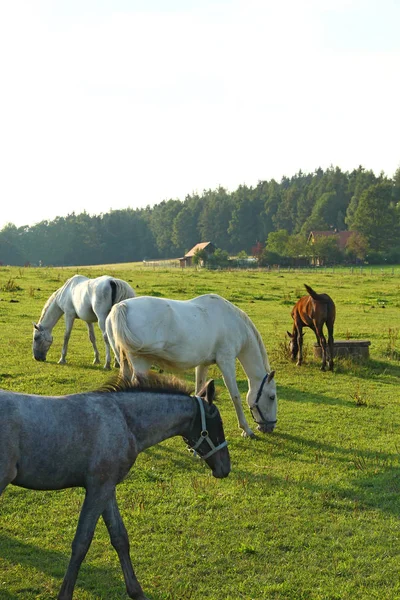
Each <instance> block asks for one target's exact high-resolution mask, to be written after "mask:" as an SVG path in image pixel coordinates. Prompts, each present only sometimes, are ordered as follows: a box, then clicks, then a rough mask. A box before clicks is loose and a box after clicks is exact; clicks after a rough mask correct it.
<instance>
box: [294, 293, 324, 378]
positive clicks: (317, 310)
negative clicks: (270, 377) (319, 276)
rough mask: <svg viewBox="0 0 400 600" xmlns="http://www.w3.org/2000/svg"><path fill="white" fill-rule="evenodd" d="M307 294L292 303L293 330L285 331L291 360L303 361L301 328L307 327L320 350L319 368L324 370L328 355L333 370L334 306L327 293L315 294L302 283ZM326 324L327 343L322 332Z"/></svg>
mask: <svg viewBox="0 0 400 600" xmlns="http://www.w3.org/2000/svg"><path fill="white" fill-rule="evenodd" d="M304 287H305V288H306V290H307V292H308V294H309V295H308V296H302V297H301V298H300V299H299V300H298V301H297V302H296V304H295V305H294V307H293V310H292V312H291V315H292V319H293V331H292V333H290V332H289V331H287V332H286V333H287V334H288V336H289V338H290V352H291V355H292V360H296V357H297V365H299V366H300V365H301V364H302V362H303V335H304V334H303V328H304V327H309V328H310V329H312V330H313V332H314V333H315V337H316V338H317V342H318V344H319V345H320V347H321V351H322V365H321V370H322V371H325V369H326V362H327V357H328V364H329V370H330V371H333V326H334V324H335V317H336V307H335V303H334V301H333V300H332V298H331V297H330V296H328V294H317V292H315V291H314V290H313V289H312V288H311V287H310V286H309V285H304ZM324 325H326V328H327V330H328V344H327V343H326V338H325V335H324V332H323V327H324Z"/></svg>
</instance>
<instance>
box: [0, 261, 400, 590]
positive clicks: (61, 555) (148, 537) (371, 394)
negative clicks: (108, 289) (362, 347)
mask: <svg viewBox="0 0 400 600" xmlns="http://www.w3.org/2000/svg"><path fill="white" fill-rule="evenodd" d="M76 272H79V273H81V274H84V275H87V276H90V277H96V276H98V275H101V274H110V275H116V276H118V277H121V278H123V279H125V280H127V281H129V282H130V283H131V285H132V286H133V287H134V288H135V290H136V293H137V294H138V295H145V294H147V295H153V296H165V297H170V298H178V299H186V298H191V297H194V296H196V295H199V294H203V293H208V292H216V293H219V294H221V295H222V296H224V297H225V298H227V299H228V300H230V301H232V302H234V303H235V304H237V305H238V306H239V307H240V308H242V309H243V310H244V311H245V312H246V313H247V314H248V315H249V316H250V317H251V319H252V320H253V321H254V323H255V325H256V326H257V328H258V329H259V331H260V333H261V335H262V337H263V339H264V342H265V346H266V349H267V352H268V355H269V358H270V361H271V364H272V366H273V368H274V369H275V370H276V381H277V386H278V387H277V389H278V398H279V412H278V424H277V427H276V429H275V431H274V433H273V434H270V435H262V434H259V435H258V437H257V439H255V440H251V439H244V438H242V437H241V436H240V431H239V429H238V427H237V422H236V414H235V411H234V408H233V404H232V402H231V400H230V398H229V396H228V393H227V390H226V388H225V387H224V386H223V382H222V379H221V374H220V372H219V371H218V369H217V368H216V367H213V368H211V369H210V375H211V376H212V377H214V378H215V381H216V384H217V390H218V400H217V403H218V406H219V408H220V411H221V414H222V417H223V420H224V426H225V433H226V437H227V439H228V441H229V448H230V453H231V461H232V472H231V474H230V476H229V477H228V478H227V479H225V480H215V479H214V478H213V477H212V476H211V473H210V471H209V470H208V469H207V467H206V465H204V464H203V463H201V462H200V461H196V460H194V459H193V458H192V457H190V455H189V454H188V453H187V452H186V450H185V447H184V444H183V442H182V440H181V439H179V438H174V439H171V440H168V441H166V442H164V443H162V444H160V445H158V446H156V447H153V448H151V449H149V450H148V451H146V452H143V453H142V454H141V455H140V456H139V458H138V460H137V463H136V465H135V467H134V468H133V469H132V471H131V473H130V475H129V477H128V478H127V480H126V481H125V482H123V483H122V484H121V485H120V486H119V487H118V489H117V497H118V501H119V504H120V509H121V512H122V515H123V518H124V521H125V524H126V527H127V529H128V533H129V536H130V541H131V554H132V560H133V564H134V568H135V570H136V574H137V576H138V578H139V581H140V582H141V584H142V586H143V588H144V590H145V591H146V594H147V595H148V597H149V598H151V599H152V600H200V599H202V598H208V599H210V600H238V599H244V600H263V599H274V600H303V599H304V600H306V599H307V600H309V599H310V600H311V599H312V600H354V599H357V600H371V599H374V598H376V599H379V600H393V599H396V598H400V581H399V553H400V521H399V514H400V499H399V492H400V466H399V451H400V436H399V426H400V403H399V398H398V384H399V376H400V362H399V356H400V340H399V335H398V332H399V329H400V320H399V316H400V294H399V289H400V272H399V271H398V270H397V269H396V270H394V272H392V271H391V270H390V269H386V270H385V271H381V269H375V270H369V269H368V270H362V271H361V270H358V269H354V270H353V272H351V271H350V269H335V270H334V271H333V270H321V271H312V272H297V271H291V272H284V271H280V272H266V271H263V272H259V271H254V272H251V271H243V272H222V271H214V272H207V271H203V270H201V271H197V270H192V269H188V270H180V269H171V270H167V269H152V268H148V269H145V268H140V267H139V266H137V265H111V266H110V265H109V266H104V267H85V268H83V267H82V268H79V269H77V268H71V269H67V268H64V269H55V268H46V267H43V268H41V269H34V268H11V267H0V324H1V336H0V386H1V387H2V388H5V389H11V390H13V391H20V392H29V393H37V394H57V395H61V394H66V393H73V392H78V391H84V390H91V389H95V388H98V387H99V386H101V385H102V384H103V383H104V382H106V381H107V380H108V379H109V378H110V373H109V372H105V371H104V370H103V369H102V367H101V366H98V365H96V366H94V365H92V360H93V353H92V348H91V345H90V343H89V341H88V339H87V331H86V326H85V325H84V324H83V323H82V322H79V321H77V322H76V323H75V325H74V329H73V331H72V335H71V340H70V344H69V352H68V357H67V360H68V363H67V364H66V365H58V364H57V361H58V359H59V357H60V351H61V346H62V338H63V334H64V325H63V322H62V321H60V322H59V324H58V325H57V326H56V327H55V328H54V330H53V334H54V343H53V346H52V347H51V349H50V351H49V354H48V360H47V362H46V363H39V362H35V361H34V359H33V358H32V351H31V344H32V321H37V320H38V318H39V316H40V312H41V310H42V308H43V305H44V303H45V301H46V300H47V298H48V297H49V296H50V294H51V293H52V292H53V291H54V290H55V289H57V288H58V287H60V286H61V285H62V283H63V282H64V281H65V280H66V279H67V278H68V277H70V276H71V275H72V274H74V273H76ZM304 283H307V284H309V285H311V286H312V287H313V288H314V289H316V291H318V292H326V293H328V294H330V295H331V296H332V297H333V299H334V300H335V302H336V307H337V320H336V327H335V338H336V339H349V338H350V339H369V340H371V347H370V358H369V360H366V361H363V362H361V361H350V360H344V359H342V360H337V361H336V369H335V371H334V372H333V373H330V372H327V373H322V372H321V371H320V368H319V367H320V361H319V360H318V359H315V358H314V356H313V350H312V346H313V344H314V337H313V334H312V332H311V331H308V330H305V331H306V335H305V347H306V349H307V353H306V356H305V363H304V365H303V366H302V367H300V368H299V367H296V366H295V364H293V363H292V362H291V361H290V360H288V356H287V346H286V338H285V335H286V330H287V329H289V330H291V327H292V323H291V318H290V310H291V307H292V306H293V304H294V303H295V301H296V300H297V299H298V297H300V296H301V295H303V294H304V286H303V284H304ZM97 338H98V345H99V349H100V352H101V357H102V360H103V358H104V348H103V345H102V340H101V338H100V335H99V331H98V330H97ZM195 339H196V332H193V341H194V343H195ZM181 376H182V377H184V378H185V379H186V380H187V381H189V382H191V383H193V381H194V374H193V373H192V372H187V373H184V374H182V375H181ZM237 378H238V382H239V388H240V390H241V392H242V395H243V399H244V397H245V393H246V391H247V380H246V377H245V375H244V373H243V370H242V369H241V367H240V365H239V364H238V366H237ZM245 412H246V416H247V418H248V419H249V422H251V416H250V412H249V410H248V408H247V407H245ZM0 418H1V416H0ZM83 494H84V492H83V490H80V489H74V490H63V491H58V492H37V491H30V490H24V489H19V488H16V487H13V486H11V485H10V486H8V488H7V489H6V491H5V492H4V493H3V495H2V497H1V498H0V505H1V514H0V598H1V599H7V600H8V599H15V598H24V600H25V599H27V600H31V599H33V598H35V599H50V598H54V597H56V596H57V592H58V589H59V587H60V584H61V580H62V577H63V575H64V572H65V569H66V566H67V562H68V559H69V554H70V545H71V541H72V538H73V535H74V532H75V529H76V524H77V519H78V515H79V510H80V506H81V503H82V500H83ZM74 598H76V599H77V600H94V599H98V598H102V599H110V600H113V599H116V600H117V599H123V598H126V593H125V588H124V583H123V578H122V573H121V571H120V567H119V564H118V560H117V556H116V554H115V552H114V551H113V549H112V547H111V545H110V543H109V540H108V534H107V531H106V529H105V526H104V524H103V523H102V522H99V524H98V527H97V529H96V533H95V537H94V540H93V543H92V546H91V548H90V550H89V553H88V555H87V558H86V560H85V562H84V563H83V565H82V568H81V571H80V574H79V577H78V582H77V587H76V590H75V595H74Z"/></svg>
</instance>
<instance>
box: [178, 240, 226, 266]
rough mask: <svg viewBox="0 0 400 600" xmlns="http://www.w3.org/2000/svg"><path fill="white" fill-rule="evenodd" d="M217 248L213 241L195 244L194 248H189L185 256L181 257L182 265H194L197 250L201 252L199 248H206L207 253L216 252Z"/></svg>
mask: <svg viewBox="0 0 400 600" xmlns="http://www.w3.org/2000/svg"><path fill="white" fill-rule="evenodd" d="M216 249H217V248H216V246H214V244H213V243H212V242H200V243H199V244H196V245H195V246H193V248H192V249H191V250H189V252H187V253H186V254H185V256H183V257H182V258H180V259H179V263H180V266H181V267H191V266H192V265H193V257H194V255H195V254H196V252H199V250H204V251H205V252H207V254H214V252H215V251H216Z"/></svg>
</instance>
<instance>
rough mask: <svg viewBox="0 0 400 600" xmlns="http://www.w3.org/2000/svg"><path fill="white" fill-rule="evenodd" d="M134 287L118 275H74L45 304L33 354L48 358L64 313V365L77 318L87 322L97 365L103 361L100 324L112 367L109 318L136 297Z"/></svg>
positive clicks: (37, 327)
mask: <svg viewBox="0 0 400 600" xmlns="http://www.w3.org/2000/svg"><path fill="white" fill-rule="evenodd" d="M134 296H135V292H134V290H133V289H132V288H131V286H130V285H129V283H127V282H126V281H123V280H122V279H117V278H116V277H110V276H108V275H102V276H101V277H96V278H95V279H89V278H88V277H84V276H83V275H74V276H73V277H71V278H70V279H68V280H67V281H66V282H65V283H64V285H63V286H62V287H60V288H59V289H58V290H56V291H55V292H54V293H53V294H52V295H51V296H50V298H49V299H48V300H47V302H46V304H45V305H44V307H43V310H42V314H41V315H40V319H39V321H38V323H34V324H33V346H32V350H33V356H34V358H35V359H36V360H40V361H44V360H46V356H47V352H48V351H49V348H50V346H51V344H52V343H53V336H52V330H53V327H54V326H55V325H56V323H57V322H58V321H59V319H60V318H61V317H62V315H63V314H64V317H65V334H64V343H63V347H62V351H61V358H60V360H59V361H58V362H59V363H60V364H62V363H65V362H66V356H67V349H68V341H69V338H70V335H71V331H72V326H73V324H74V321H75V319H82V321H86V324H87V327H88V333H89V340H90V341H91V343H92V346H93V350H94V361H93V364H97V363H99V362H100V356H99V351H98V349H97V344H96V336H95V333H94V328H93V323H96V321H97V322H98V324H99V327H100V330H101V332H102V336H103V340H104V344H105V347H106V362H105V365H104V368H105V369H109V368H110V364H111V355H110V344H109V342H108V339H107V335H106V331H105V321H106V317H107V315H108V313H109V312H110V310H111V307H112V306H113V305H114V304H115V303H116V302H120V301H121V300H125V299H126V298H133V297H134Z"/></svg>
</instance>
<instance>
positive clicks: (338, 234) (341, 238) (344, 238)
mask: <svg viewBox="0 0 400 600" xmlns="http://www.w3.org/2000/svg"><path fill="white" fill-rule="evenodd" d="M353 233H354V231H337V230H333V231H329V230H328V231H310V233H309V235H308V239H307V243H308V244H314V243H315V240H316V239H317V238H319V237H329V236H333V237H335V238H337V241H338V246H339V248H340V249H341V250H344V249H345V248H346V244H347V242H348V240H349V237H350V236H351V235H352V234H353Z"/></svg>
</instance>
